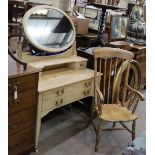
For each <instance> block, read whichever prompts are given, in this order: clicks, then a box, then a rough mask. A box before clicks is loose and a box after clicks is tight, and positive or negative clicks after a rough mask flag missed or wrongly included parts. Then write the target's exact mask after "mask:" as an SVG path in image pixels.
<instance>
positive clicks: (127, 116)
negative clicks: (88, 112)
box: [91, 47, 144, 152]
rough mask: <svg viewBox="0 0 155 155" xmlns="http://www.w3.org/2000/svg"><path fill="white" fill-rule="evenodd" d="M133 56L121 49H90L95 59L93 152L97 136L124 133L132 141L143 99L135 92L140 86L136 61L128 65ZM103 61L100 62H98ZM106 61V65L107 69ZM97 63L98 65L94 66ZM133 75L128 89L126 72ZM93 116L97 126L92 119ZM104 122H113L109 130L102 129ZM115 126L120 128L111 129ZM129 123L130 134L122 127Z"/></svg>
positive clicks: (96, 146) (97, 139)
mask: <svg viewBox="0 0 155 155" xmlns="http://www.w3.org/2000/svg"><path fill="white" fill-rule="evenodd" d="M133 56H134V55H133V54H132V53H131V52H129V51H126V50H122V49H114V48H110V47H105V48H96V49H94V59H95V65H94V68H95V85H94V89H95V90H94V93H95V96H94V97H95V99H94V100H95V101H94V104H93V106H92V116H91V122H92V123H93V127H94V129H95V133H96V145H95V152H96V151H97V150H98V145H99V140H100V132H101V131H112V130H127V131H129V132H130V133H131V135H132V140H133V139H134V138H135V125H136V119H137V118H138V116H136V115H135V114H134V112H135V110H136V107H137V105H138V101H139V98H140V99H141V100H144V96H143V95H142V94H141V93H140V92H139V91H138V90H139V86H140V68H139V65H138V63H137V62H136V61H132V58H133ZM102 60H103V61H102ZM108 60H109V61H110V65H107V62H108ZM98 62H99V65H98ZM131 70H132V71H133V76H134V78H133V79H132V80H133V81H132V86H133V87H131V85H130V84H131V83H130V79H129V74H130V71H131ZM98 71H99V72H100V73H102V74H100V75H101V77H100V78H101V81H102V85H100V82H99V81H98V80H97V79H98V78H97V72H98ZM96 116H97V118H98V119H99V123H98V125H95V123H94V121H93V119H94V118H95V117H96ZM104 121H108V122H113V127H112V128H108V129H102V125H103V122H104ZM117 122H119V123H120V124H121V125H122V126H123V128H115V124H116V123H117ZM125 122H132V129H131V130H130V129H129V128H128V127H127V126H126V125H125V124H124V123H125Z"/></svg>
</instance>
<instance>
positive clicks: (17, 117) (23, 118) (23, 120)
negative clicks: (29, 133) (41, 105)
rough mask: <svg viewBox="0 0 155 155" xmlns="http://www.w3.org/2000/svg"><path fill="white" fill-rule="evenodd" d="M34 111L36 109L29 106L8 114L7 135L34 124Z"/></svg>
mask: <svg viewBox="0 0 155 155" xmlns="http://www.w3.org/2000/svg"><path fill="white" fill-rule="evenodd" d="M35 111H36V109H34V108H31V109H28V110H26V111H23V112H20V113H17V114H14V115H11V116H9V123H8V132H9V136H11V135H13V134H16V133H18V132H20V131H22V130H24V129H26V128H30V127H32V126H34V124H35V117H36V116H35Z"/></svg>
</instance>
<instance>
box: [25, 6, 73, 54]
mask: <svg viewBox="0 0 155 155" xmlns="http://www.w3.org/2000/svg"><path fill="white" fill-rule="evenodd" d="M23 27H24V31H25V33H26V36H27V38H28V39H29V41H30V42H31V43H32V44H33V45H34V46H35V47H37V48H39V49H40V50H43V51H47V52H60V51H62V50H65V49H67V48H69V47H70V46H71V45H72V44H73V42H74V39H75V31H74V25H73V23H72V21H71V19H70V18H69V17H68V16H67V15H66V14H65V12H63V11H62V10H59V9H58V8H55V7H52V6H45V5H42V6H37V7H34V8H32V9H30V10H29V11H28V12H27V13H26V14H25V16H24V18H23Z"/></svg>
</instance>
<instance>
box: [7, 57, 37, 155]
mask: <svg viewBox="0 0 155 155" xmlns="http://www.w3.org/2000/svg"><path fill="white" fill-rule="evenodd" d="M8 58H9V60H8V62H9V66H8V102H9V103H8V114H9V116H8V135H9V138H8V147H9V155H17V154H21V153H26V152H29V151H32V150H34V148H35V147H34V146H35V127H36V126H35V125H36V109H37V98H38V92H37V87H38V75H39V73H38V70H36V69H34V68H32V67H30V66H28V67H27V69H26V70H24V69H23V66H22V65H21V64H18V63H16V62H15V61H14V60H13V59H12V58H11V57H10V56H9V57H8Z"/></svg>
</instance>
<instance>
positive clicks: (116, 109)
mask: <svg viewBox="0 0 155 155" xmlns="http://www.w3.org/2000/svg"><path fill="white" fill-rule="evenodd" d="M99 117H100V119H103V120H105V121H112V122H123V121H124V122H128V121H133V120H136V119H137V118H138V116H137V115H135V114H132V112H131V111H130V110H128V109H127V108H126V107H122V106H121V105H120V104H104V105H102V114H101V115H100V116H99Z"/></svg>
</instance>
